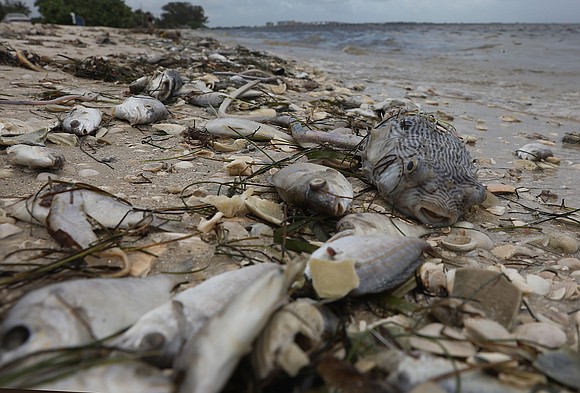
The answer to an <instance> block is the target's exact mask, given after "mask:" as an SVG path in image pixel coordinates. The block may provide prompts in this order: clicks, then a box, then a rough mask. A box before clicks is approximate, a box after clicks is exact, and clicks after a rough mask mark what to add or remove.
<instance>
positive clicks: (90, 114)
mask: <svg viewBox="0 0 580 393" xmlns="http://www.w3.org/2000/svg"><path fill="white" fill-rule="evenodd" d="M101 120H102V117H101V111H100V110H99V109H96V108H87V107H84V106H82V105H77V106H75V107H74V109H73V110H72V111H71V112H70V113H69V114H68V115H66V116H65V118H64V119H62V128H63V129H64V130H65V131H66V132H70V133H73V134H75V135H78V136H83V135H91V134H94V133H95V132H96V131H97V129H98V128H99V125H100V124H101Z"/></svg>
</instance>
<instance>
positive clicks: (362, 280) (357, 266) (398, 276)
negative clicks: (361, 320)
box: [305, 234, 431, 298]
mask: <svg viewBox="0 0 580 393" xmlns="http://www.w3.org/2000/svg"><path fill="white" fill-rule="evenodd" d="M430 248H431V246H430V245H429V244H428V243H427V242H425V241H423V240H421V239H417V238H411V237H392V236H388V235H383V234H374V235H360V236H345V237H341V238H338V239H336V240H333V241H329V242H327V243H325V244H323V245H322V247H320V248H319V249H318V250H316V251H314V252H313V253H312V255H311V256H310V259H309V261H308V263H307V266H306V270H305V274H306V276H307V277H308V278H309V279H311V280H312V284H313V286H314V289H315V290H316V292H317V294H318V295H319V296H320V297H327V298H339V297H343V296H346V295H347V294H350V295H353V296H360V295H364V294H368V293H377V292H383V291H387V290H390V289H394V288H396V287H397V286H398V285H400V284H402V283H403V282H404V281H405V280H407V279H408V278H409V277H411V276H412V275H413V272H414V271H415V269H417V267H419V265H421V263H422V262H423V261H422V258H421V255H422V253H423V252H424V251H427V250H429V249H430ZM335 269H340V270H343V269H344V270H343V271H346V272H348V274H344V273H337V272H336V271H335ZM353 269H354V271H353ZM343 275H344V276H345V277H343ZM334 277H336V281H335V280H334ZM346 277H348V279H347V278H346ZM339 278H340V280H338V279H339ZM357 281H358V283H357ZM339 284H340V286H339Z"/></svg>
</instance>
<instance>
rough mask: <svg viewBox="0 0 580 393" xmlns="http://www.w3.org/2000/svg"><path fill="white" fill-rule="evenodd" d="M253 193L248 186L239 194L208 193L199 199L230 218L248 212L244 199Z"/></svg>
mask: <svg viewBox="0 0 580 393" xmlns="http://www.w3.org/2000/svg"><path fill="white" fill-rule="evenodd" d="M253 193H254V189H253V188H251V187H250V188H248V189H247V190H246V191H244V192H243V193H242V194H241V195H234V196H232V197H227V196H225V195H208V196H206V197H203V198H201V199H200V201H201V202H203V203H209V204H210V205H212V206H215V207H216V208H217V209H218V211H220V212H221V213H223V214H224V216H225V217H228V218H231V217H235V216H238V215H242V214H246V213H248V210H247V208H246V204H245V200H246V199H248V198H249V197H250V196H251V195H252V194H253Z"/></svg>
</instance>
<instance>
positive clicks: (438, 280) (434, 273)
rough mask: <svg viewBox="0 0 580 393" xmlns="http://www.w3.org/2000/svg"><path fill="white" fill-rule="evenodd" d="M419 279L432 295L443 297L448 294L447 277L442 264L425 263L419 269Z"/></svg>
mask: <svg viewBox="0 0 580 393" xmlns="http://www.w3.org/2000/svg"><path fill="white" fill-rule="evenodd" d="M419 278H420V279H421V284H422V285H423V287H424V288H425V289H426V290H427V291H429V292H430V293H433V294H435V295H437V296H441V295H443V294H445V293H446V292H447V276H446V274H445V266H444V265H443V264H442V263H439V264H435V263H433V262H425V263H424V264H422V265H421V267H420V268H419Z"/></svg>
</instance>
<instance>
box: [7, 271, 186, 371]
mask: <svg viewBox="0 0 580 393" xmlns="http://www.w3.org/2000/svg"><path fill="white" fill-rule="evenodd" d="M175 281H176V280H175V278H174V277H171V276H167V275H157V276H151V277H147V278H119V279H112V278H95V279H79V280H69V281H65V282H62V283H56V284H49V285H46V286H44V287H42V288H39V289H36V290H34V291H31V292H28V293H27V294H25V295H24V296H23V297H22V298H21V299H19V300H18V301H17V302H16V303H15V304H14V306H12V308H11V309H10V310H9V311H8V312H7V313H6V315H5V318H4V320H3V321H2V324H1V326H0V337H1V340H0V343H1V346H0V349H1V350H0V362H1V363H2V364H6V363H7V362H9V361H12V360H15V359H18V358H21V357H23V356H25V355H28V354H32V353H35V352H38V351H42V350H46V349H53V348H62V347H71V346H75V345H82V344H88V343H91V342H93V341H95V340H99V339H103V338H106V337H108V336H110V335H112V334H113V333H117V332H118V331H120V330H121V329H124V328H127V327H128V326H130V325H132V324H133V323H134V322H135V321H137V319H138V318H139V317H140V316H141V315H143V314H145V313H146V312H148V311H149V310H151V309H153V308H155V307H157V306H159V305H161V304H163V303H165V302H167V301H169V299H170V291H171V289H172V287H173V285H174V284H175ZM96 294H98V295H96ZM111 304H114V305H115V307H110V306H111Z"/></svg>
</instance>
